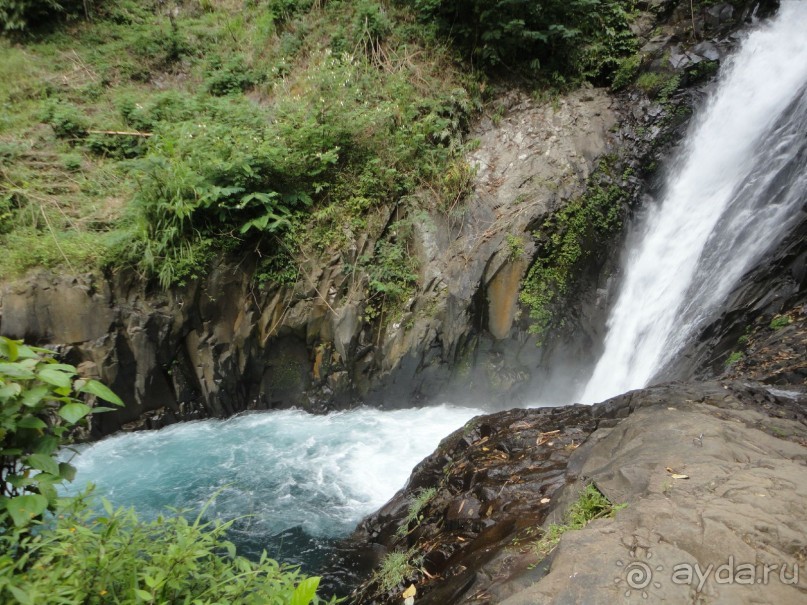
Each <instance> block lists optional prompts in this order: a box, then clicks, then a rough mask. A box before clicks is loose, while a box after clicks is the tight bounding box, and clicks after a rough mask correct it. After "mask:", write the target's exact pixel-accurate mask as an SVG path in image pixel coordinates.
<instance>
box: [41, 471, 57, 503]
mask: <svg viewBox="0 0 807 605" xmlns="http://www.w3.org/2000/svg"><path fill="white" fill-rule="evenodd" d="M56 479H57V480H56V483H59V482H60V480H59V479H58V477H57V478H56ZM53 483H54V482H53V481H52V480H51V479H50V477H49V478H48V481H41V482H39V483H37V486H36V487H37V489H38V490H39V493H40V494H41V495H42V496H43V497H44V498H45V499H46V500H47V501H48V502H49V503H50V502H56V500H57V498H58V497H59V494H58V493H56V488H55V487H53Z"/></svg>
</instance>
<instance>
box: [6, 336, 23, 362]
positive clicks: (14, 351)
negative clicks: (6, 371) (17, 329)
mask: <svg viewBox="0 0 807 605" xmlns="http://www.w3.org/2000/svg"><path fill="white" fill-rule="evenodd" d="M6 353H7V355H8V360H9V361H17V358H18V357H19V356H20V346H19V345H18V344H17V343H16V342H15V341H13V340H7V341H6Z"/></svg>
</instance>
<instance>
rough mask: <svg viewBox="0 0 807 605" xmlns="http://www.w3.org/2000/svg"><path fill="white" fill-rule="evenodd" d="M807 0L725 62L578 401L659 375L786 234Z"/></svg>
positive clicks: (636, 253)
mask: <svg viewBox="0 0 807 605" xmlns="http://www.w3.org/2000/svg"><path fill="white" fill-rule="evenodd" d="M806 32H807V2H804V1H799V0H794V1H790V2H783V3H782V6H781V9H780V11H779V13H778V14H777V16H776V17H775V18H774V19H773V20H771V21H770V22H768V23H766V24H763V25H761V26H760V27H758V28H757V29H755V30H754V31H753V32H752V33H751V34H749V35H748V37H747V38H746V39H745V40H744V41H743V42H742V44H741V46H740V49H739V50H738V52H737V53H736V54H735V55H734V56H733V58H732V59H731V60H730V61H729V63H728V65H727V66H726V68H724V70H723V75H722V77H721V79H720V81H719V83H718V86H717V88H716V90H715V92H714V94H713V96H712V97H711V99H710V101H709V102H708V103H707V105H706V106H705V107H704V110H703V111H702V112H701V114H700V117H699V119H697V120H696V122H695V124H694V127H693V129H692V130H691V132H690V134H689V136H688V137H687V141H686V143H685V149H684V151H683V153H682V154H681V156H680V158H679V162H678V164H677V165H676V166H674V169H673V170H671V171H670V176H669V177H668V182H667V183H666V186H665V188H664V194H663V199H661V200H660V203H659V204H658V205H657V206H656V207H655V208H653V209H651V211H650V214H649V216H648V218H647V220H646V221H645V222H644V224H643V225H641V226H640V227H639V229H640V230H641V233H640V237H637V238H634V240H635V241H637V242H638V244H637V245H636V246H635V247H634V249H632V250H630V251H629V252H628V254H626V257H625V261H624V277H623V280H622V283H621V287H620V290H619V293H618V295H617V298H616V301H615V303H614V305H613V307H612V309H611V311H610V315H609V318H608V322H607V332H606V337H605V346H604V352H603V354H602V356H601V357H600V359H599V361H598V362H597V364H596V366H595V369H594V372H593V374H592V376H591V379H590V380H589V382H588V384H587V385H586V387H585V389H584V391H583V393H582V396H581V397H580V400H581V401H584V402H586V403H593V402H596V401H600V400H603V399H606V398H608V397H611V396H614V395H617V394H619V393H623V392H625V391H627V390H630V389H634V388H640V387H643V386H646V385H647V384H650V383H652V381H653V378H654V376H656V375H657V374H658V373H659V371H660V370H662V369H663V368H664V366H665V364H667V363H668V362H670V361H671V360H672V359H673V357H674V356H675V355H676V353H678V352H679V351H680V350H681V349H682V348H683V347H684V345H685V344H686V343H687V342H688V341H689V340H690V339H691V338H693V336H695V335H696V334H697V331H698V329H699V327H702V326H703V325H704V322H705V321H707V320H708V319H709V318H711V317H714V315H715V313H716V312H718V311H719V307H720V305H721V302H722V301H724V300H725V298H726V296H727V295H728V293H729V292H730V291H731V289H732V288H733V287H734V286H735V285H736V284H737V282H738V280H739V279H740V278H741V277H742V276H743V274H745V273H746V272H747V271H748V270H750V269H751V268H753V267H754V266H755V264H756V263H758V262H759V260H760V259H761V258H762V257H763V255H764V254H765V253H766V252H767V251H769V250H770V249H771V248H772V247H773V246H775V245H776V243H777V242H778V241H779V239H780V238H781V237H782V236H783V235H784V234H786V233H787V232H788V229H789V228H790V227H792V226H793V224H794V222H795V221H796V220H797V219H798V216H799V213H800V212H801V211H802V210H801V207H802V205H803V204H804V199H805V191H807V137H805V132H807V33H806Z"/></svg>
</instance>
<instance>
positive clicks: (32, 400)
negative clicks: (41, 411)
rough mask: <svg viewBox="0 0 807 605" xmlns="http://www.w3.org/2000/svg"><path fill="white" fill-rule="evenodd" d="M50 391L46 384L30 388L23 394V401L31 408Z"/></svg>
mask: <svg viewBox="0 0 807 605" xmlns="http://www.w3.org/2000/svg"><path fill="white" fill-rule="evenodd" d="M49 392H50V389H49V388H48V387H46V386H44V385H39V386H37V387H33V388H31V389H28V390H27V391H25V393H23V395H22V403H23V404H24V405H27V406H28V407H29V408H32V407H35V406H36V405H37V404H38V403H39V402H40V401H42V399H44V398H45V396H46V395H47V394H48V393H49Z"/></svg>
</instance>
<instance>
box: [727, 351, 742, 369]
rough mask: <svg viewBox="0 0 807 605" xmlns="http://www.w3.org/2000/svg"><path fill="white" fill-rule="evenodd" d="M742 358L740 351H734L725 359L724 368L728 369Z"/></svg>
mask: <svg viewBox="0 0 807 605" xmlns="http://www.w3.org/2000/svg"><path fill="white" fill-rule="evenodd" d="M743 357H744V355H743V352H742V351H734V352H733V353H732V354H731V355H729V356H728V357H727V358H726V367H727V368H730V367H731V366H733V365H734V364H735V363H737V362H738V361H740V360H741V359H742V358H743Z"/></svg>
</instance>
